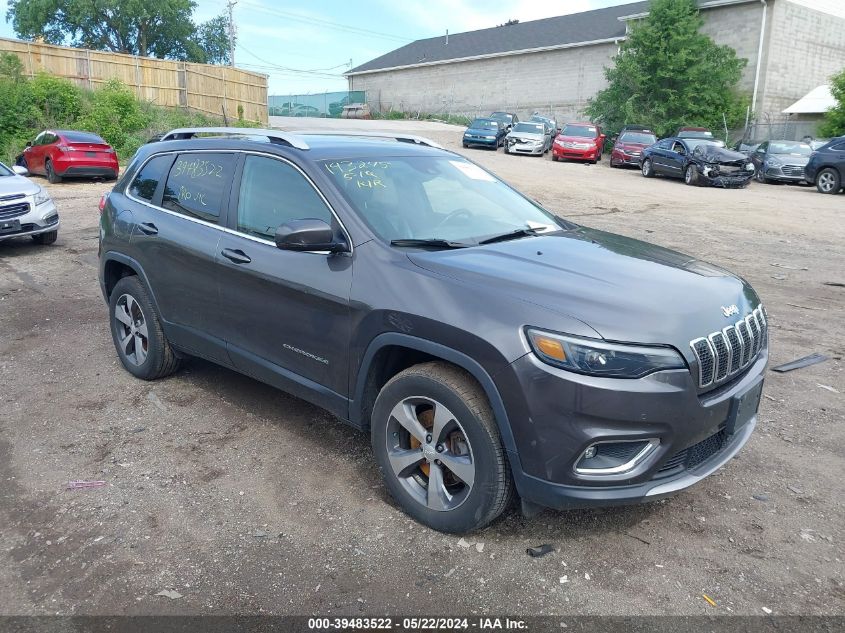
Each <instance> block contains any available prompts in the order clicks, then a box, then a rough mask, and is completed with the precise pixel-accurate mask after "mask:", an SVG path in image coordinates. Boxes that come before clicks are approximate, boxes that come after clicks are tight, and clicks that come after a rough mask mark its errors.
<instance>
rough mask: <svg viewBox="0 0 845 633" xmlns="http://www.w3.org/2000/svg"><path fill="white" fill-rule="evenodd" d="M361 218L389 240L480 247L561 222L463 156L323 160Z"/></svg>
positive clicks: (338, 186) (325, 166)
mask: <svg viewBox="0 0 845 633" xmlns="http://www.w3.org/2000/svg"><path fill="white" fill-rule="evenodd" d="M322 166H323V167H322V168H323V169H325V171H326V173H327V174H329V176H330V177H331V179H332V180H333V181H334V183H335V185H336V186H337V188H338V189H339V190H340V192H341V193H342V194H343V196H344V197H345V198H346V199H347V201H348V202H349V203H350V204H351V205H352V207H353V208H354V210H355V211H356V212H357V213H358V215H359V216H360V217H361V218H362V219H363V220H364V221H366V222H367V224H368V225H369V226H370V227H371V228H372V229H373V231H375V233H376V234H378V235H379V237H381V238H382V239H384V240H385V241H388V242H389V241H391V240H398V239H422V240H427V239H442V240H449V241H453V242H462V243H467V244H472V245H474V244H477V243H478V242H479V241H481V240H482V239H485V238H489V237H491V236H494V235H501V234H503V233H508V232H511V231H516V230H518V229H537V230H539V231H544V230H558V229H560V228H561V227H562V225H563V224H562V222H561V221H560V220H558V219H556V218H555V217H554V216H553V215H552V214H551V213H549V212H548V211H546V210H544V209H543V208H541V207H540V206H539V205H538V204H536V203H534V202H532V201H531V200H529V199H528V198H526V197H524V196H523V195H521V194H520V193H518V192H517V191H515V190H514V189H511V188H510V187H509V186H508V185H506V184H505V183H503V182H502V181H500V180H499V179H498V178H496V177H495V176H494V175H492V174H491V173H489V172H487V171H485V170H483V169H482V168H481V167H479V166H478V165H475V164H473V163H471V162H469V161H467V160H464V159H462V158H459V157H457V156H399V157H387V158H385V159H384V160H369V159H361V160H355V159H353V160H339V161H331V160H329V161H323V163H322Z"/></svg>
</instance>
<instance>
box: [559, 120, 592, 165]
mask: <svg viewBox="0 0 845 633" xmlns="http://www.w3.org/2000/svg"><path fill="white" fill-rule="evenodd" d="M604 139H605V136H604V134H602V133H601V128H600V127H599V126H598V125H593V124H592V123H567V124H566V125H565V126H564V127H563V129H562V130H561V131H560V134H558V135H557V137H556V138H555V142H554V144H553V145H552V160H555V161H557V160H566V159H574V160H587V161H590V162H591V163H593V164H595V163H597V162H599V161H600V160H601V155H602V151H603V149H604Z"/></svg>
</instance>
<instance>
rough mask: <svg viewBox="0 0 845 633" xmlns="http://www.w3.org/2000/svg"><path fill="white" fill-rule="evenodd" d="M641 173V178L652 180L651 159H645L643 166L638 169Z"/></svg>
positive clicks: (652, 167) (652, 166)
mask: <svg viewBox="0 0 845 633" xmlns="http://www.w3.org/2000/svg"><path fill="white" fill-rule="evenodd" d="M640 170H641V171H642V173H643V176H645V177H646V178H654V165H652V164H651V159H650V158H646V159H645V160H644V161H643V166H642V167H641V168H640Z"/></svg>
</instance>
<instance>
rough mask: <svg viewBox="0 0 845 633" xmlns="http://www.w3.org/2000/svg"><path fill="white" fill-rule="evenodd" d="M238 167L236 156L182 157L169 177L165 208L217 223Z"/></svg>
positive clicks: (204, 155) (208, 154) (164, 197)
mask: <svg viewBox="0 0 845 633" xmlns="http://www.w3.org/2000/svg"><path fill="white" fill-rule="evenodd" d="M234 167H235V157H234V155H232V154H212V153H206V152H202V153H196V154H179V156H177V157H176V161H175V162H174V163H173V167H171V168H170V173H169V174H168V176H167V184H166V185H165V187H164V195H163V196H162V199H161V206H163V207H164V208H165V209H169V210H170V211H174V212H176V213H181V214H182V215H187V216H189V217H193V218H199V219H200V220H205V221H206V222H217V219H218V218H219V217H220V209H221V208H222V206H223V195H224V193H225V191H226V188H227V185H228V184H229V182H230V181H231V179H232V172H233V171H234Z"/></svg>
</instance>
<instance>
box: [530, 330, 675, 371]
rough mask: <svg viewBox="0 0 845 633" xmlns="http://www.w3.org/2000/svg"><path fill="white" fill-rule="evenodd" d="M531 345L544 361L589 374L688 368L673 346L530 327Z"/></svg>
mask: <svg viewBox="0 0 845 633" xmlns="http://www.w3.org/2000/svg"><path fill="white" fill-rule="evenodd" d="M526 334H527V335H528V342H529V343H530V344H531V349H532V350H534V353H535V354H536V355H537V356H538V357H539V358H540V360H542V361H543V362H544V363H548V364H549V365H554V366H555V367H560V368H561V369H566V370H568V371H573V372H575V373H578V374H587V375H589V376H602V377H605V378H642V377H643V376H647V375H648V374H651V373H654V372H656V371H662V370H664V369H686V367H687V365H686V362H684V359H683V358H682V357H681V355H680V354H679V353H678V352H676V351H675V350H674V349H672V348H670V347H645V346H640V345H623V344H618V343H605V342H604V341H598V340H594V339H582V338H575V337H573V336H564V335H562V334H555V333H552V332H545V331H543V330H535V329H532V328H529V329H528V330H527V331H526Z"/></svg>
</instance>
